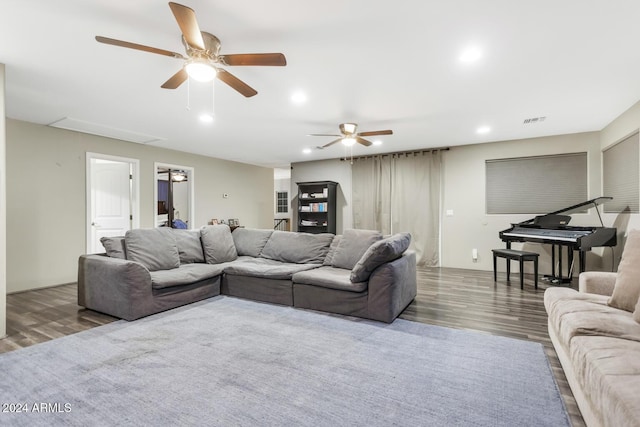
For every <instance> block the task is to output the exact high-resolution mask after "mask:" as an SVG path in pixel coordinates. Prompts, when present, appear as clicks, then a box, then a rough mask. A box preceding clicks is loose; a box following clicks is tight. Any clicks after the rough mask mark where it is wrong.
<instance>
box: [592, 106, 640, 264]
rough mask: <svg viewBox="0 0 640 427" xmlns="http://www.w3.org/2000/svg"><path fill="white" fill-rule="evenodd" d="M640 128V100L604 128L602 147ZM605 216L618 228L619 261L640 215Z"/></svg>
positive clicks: (601, 137) (636, 226)
mask: <svg viewBox="0 0 640 427" xmlns="http://www.w3.org/2000/svg"><path fill="white" fill-rule="evenodd" d="M638 129H640V102H637V103H636V104H635V105H633V106H631V108H629V109H628V110H627V111H625V112H624V113H623V114H621V115H620V116H619V117H617V118H616V119H615V120H613V121H612V122H611V123H610V124H609V125H607V126H606V127H605V128H604V129H602V131H601V132H600V148H601V149H602V150H604V149H606V148H607V147H609V146H611V145H613V144H615V143H617V142H620V141H621V140H622V139H624V138H625V137H627V136H629V135H630V134H632V133H634V132H637V131H638ZM638 162H640V159H638ZM605 195H606V194H605ZM605 217H606V219H607V221H609V222H611V223H613V224H614V225H615V226H616V228H617V229H618V251H617V253H616V255H617V256H616V260H617V261H619V258H620V255H621V253H622V249H623V248H624V242H625V236H626V234H627V232H628V231H629V230H632V229H640V215H639V214H619V215H614V214H605Z"/></svg>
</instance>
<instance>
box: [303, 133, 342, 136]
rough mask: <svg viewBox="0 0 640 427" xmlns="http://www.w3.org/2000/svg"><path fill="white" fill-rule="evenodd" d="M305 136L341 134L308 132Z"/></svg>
mask: <svg viewBox="0 0 640 427" xmlns="http://www.w3.org/2000/svg"><path fill="white" fill-rule="evenodd" d="M307 136H342V135H336V134H333V133H310V134H309V135H307Z"/></svg>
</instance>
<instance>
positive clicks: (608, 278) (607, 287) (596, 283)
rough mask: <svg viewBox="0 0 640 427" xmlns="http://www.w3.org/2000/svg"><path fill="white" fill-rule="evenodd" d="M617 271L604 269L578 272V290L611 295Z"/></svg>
mask: <svg viewBox="0 0 640 427" xmlns="http://www.w3.org/2000/svg"><path fill="white" fill-rule="evenodd" d="M617 275H618V273H611V272H606V271H586V272H584V273H580V276H579V278H578V290H579V291H580V292H586V293H590V294H599V295H611V294H613V287H614V286H615V284H616V277H617Z"/></svg>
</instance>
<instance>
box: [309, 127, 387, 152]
mask: <svg viewBox="0 0 640 427" xmlns="http://www.w3.org/2000/svg"><path fill="white" fill-rule="evenodd" d="M339 127H340V133H341V135H338V134H325V133H314V134H311V135H309V136H338V137H339V138H338V139H336V140H333V141H331V142H330V143H328V144H325V145H322V146H319V147H318V148H319V149H321V150H322V149H324V148H327V147H329V146H331V145H333V144H335V143H337V142H342V143H343V144H344V145H346V146H352V145H353V144H355V143H356V142H357V143H358V144H362V145H364V146H365V147H368V146H370V145H371V144H372V142H371V141H369V140H367V139H364V138H363V136H378V135H393V131H392V130H390V129H386V130H373V131H368V132H357V130H358V125H357V124H355V123H341V124H340V126H339Z"/></svg>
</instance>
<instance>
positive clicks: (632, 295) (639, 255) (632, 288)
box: [608, 230, 640, 312]
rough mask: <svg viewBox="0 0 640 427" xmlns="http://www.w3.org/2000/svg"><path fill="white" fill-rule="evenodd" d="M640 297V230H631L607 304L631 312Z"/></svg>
mask: <svg viewBox="0 0 640 427" xmlns="http://www.w3.org/2000/svg"><path fill="white" fill-rule="evenodd" d="M638 297H640V230H631V231H629V234H628V236H627V242H626V243H625V244H624V249H623V251H622V259H621V260H620V264H618V274H617V276H616V284H615V286H614V288H613V293H612V294H611V298H609V301H608V304H609V305H610V306H611V307H615V308H619V309H621V310H626V311H630V312H633V311H634V310H635V308H636V304H637V303H638Z"/></svg>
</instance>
